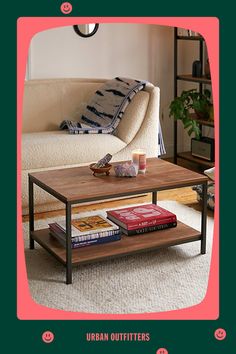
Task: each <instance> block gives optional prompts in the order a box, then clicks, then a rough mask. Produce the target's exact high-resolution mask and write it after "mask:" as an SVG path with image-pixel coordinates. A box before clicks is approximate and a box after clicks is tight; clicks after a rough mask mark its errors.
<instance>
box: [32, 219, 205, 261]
mask: <svg viewBox="0 0 236 354" xmlns="http://www.w3.org/2000/svg"><path fill="white" fill-rule="evenodd" d="M31 236H32V237H33V239H34V240H35V241H36V242H38V243H39V244H40V245H41V246H42V247H43V248H45V249H46V250H47V251H48V252H50V253H51V254H52V255H53V256H54V257H56V258H57V259H58V260H59V261H60V262H61V263H63V264H64V265H65V264H66V250H65V248H64V247H63V246H61V245H60V243H59V242H58V241H57V240H56V239H55V238H54V237H53V236H51V235H50V233H49V229H48V228H47V229H42V230H37V231H33V232H31ZM200 239H201V233H200V232H199V231H196V230H195V229H193V228H191V227H189V226H187V225H185V224H183V223H181V222H180V221H178V225H177V227H175V228H170V229H166V230H161V231H154V232H150V233H146V234H142V235H137V236H125V235H122V238H121V240H119V241H115V242H110V243H106V244H100V245H93V246H88V247H83V248H77V249H73V250H72V264H73V265H75V264H83V263H88V262H89V263H90V262H95V261H100V260H104V259H107V258H112V257H118V256H124V255H130V254H133V253H138V252H144V251H148V250H153V249H156V248H164V247H169V246H174V245H179V244H182V243H186V242H192V241H198V240H200Z"/></svg>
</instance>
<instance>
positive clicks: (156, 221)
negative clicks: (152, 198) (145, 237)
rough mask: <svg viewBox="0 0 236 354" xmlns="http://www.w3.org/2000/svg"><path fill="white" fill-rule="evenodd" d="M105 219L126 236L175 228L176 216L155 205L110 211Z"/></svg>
mask: <svg viewBox="0 0 236 354" xmlns="http://www.w3.org/2000/svg"><path fill="white" fill-rule="evenodd" d="M107 217H108V219H110V220H111V221H113V222H114V223H115V224H117V225H118V226H120V229H121V231H122V232H123V233H124V234H126V235H128V236H132V235H138V234H143V233H146V232H152V231H157V230H163V229H167V228H170V227H175V226H177V218H176V215H175V214H173V213H171V212H170V211H168V210H166V209H164V208H161V207H159V206H158V205H155V204H145V205H141V206H136V207H130V208H123V209H117V210H110V211H107Z"/></svg>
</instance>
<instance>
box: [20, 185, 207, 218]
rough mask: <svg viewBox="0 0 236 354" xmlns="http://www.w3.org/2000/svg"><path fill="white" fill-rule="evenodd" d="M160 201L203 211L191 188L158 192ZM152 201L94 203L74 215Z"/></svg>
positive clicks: (48, 215)
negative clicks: (177, 203) (175, 202)
mask: <svg viewBox="0 0 236 354" xmlns="http://www.w3.org/2000/svg"><path fill="white" fill-rule="evenodd" d="M158 200H173V201H177V202H179V203H181V204H185V205H188V206H190V207H192V208H194V209H196V210H201V206H200V204H199V203H198V201H197V194H196V192H195V191H193V190H192V188H191V187H185V188H178V189H172V190H169V191H162V192H158ZM150 201H151V194H147V195H143V196H139V197H133V198H128V199H127V198H126V199H121V200H114V201H107V202H102V203H94V204H89V205H88V204H87V205H80V206H79V207H75V208H73V213H78V212H86V211H93V210H99V209H110V208H117V207H121V206H124V205H129V204H139V203H146V202H150ZM208 213H209V215H211V216H212V215H213V213H212V212H210V211H209V212H208ZM64 214H65V211H64V210H56V211H51V212H44V213H38V214H36V215H35V220H39V219H47V218H53V217H56V216H61V215H64ZM28 219H29V218H28V216H24V217H23V222H24V221H28Z"/></svg>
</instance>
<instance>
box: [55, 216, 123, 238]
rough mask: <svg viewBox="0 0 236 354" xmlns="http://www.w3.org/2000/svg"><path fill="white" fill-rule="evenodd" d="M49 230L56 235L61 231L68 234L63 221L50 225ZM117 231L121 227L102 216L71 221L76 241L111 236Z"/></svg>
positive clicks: (72, 234) (72, 232) (72, 236)
mask: <svg viewBox="0 0 236 354" xmlns="http://www.w3.org/2000/svg"><path fill="white" fill-rule="evenodd" d="M49 228H50V229H53V231H54V232H56V233H57V232H60V231H62V232H64V233H66V221H65V220H62V221H58V222H56V223H53V224H49ZM115 230H119V226H117V225H116V224H114V223H113V222H112V221H111V220H108V219H107V218H105V217H104V216H102V215H92V216H85V217H81V218H76V219H72V220H71V238H76V239H75V241H85V240H88V239H90V238H98V237H106V236H110V235H111V233H112V231H115Z"/></svg>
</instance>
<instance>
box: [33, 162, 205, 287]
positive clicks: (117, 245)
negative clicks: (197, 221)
mask: <svg viewBox="0 0 236 354" xmlns="http://www.w3.org/2000/svg"><path fill="white" fill-rule="evenodd" d="M207 181H208V178H207V177H206V176H204V175H201V174H199V173H196V172H193V171H190V170H188V169H186V168H183V167H180V166H177V165H174V164H172V163H169V162H166V161H164V160H161V159H157V158H151V159H147V171H146V174H145V175H142V174H140V175H138V176H137V177H135V178H124V177H123V178H122V177H116V176H115V174H114V170H111V174H110V175H109V176H106V175H100V176H96V177H95V176H93V174H92V172H91V171H90V169H89V167H87V166H85V167H76V168H66V169H60V170H51V171H43V172H36V173H30V174H29V228H30V249H34V241H36V242H37V243H38V244H40V245H41V246H42V247H43V248H45V249H46V250H47V251H48V252H49V253H51V254H52V255H53V256H54V257H55V258H56V259H57V260H58V261H60V262H61V263H62V264H63V265H65V267H66V284H71V283H72V266H73V265H77V264H83V263H90V262H94V261H101V260H104V259H107V258H111V257H118V256H124V255H130V254H133V253H137V252H144V251H148V250H153V249H157V248H163V247H169V246H174V245H179V244H182V243H187V242H193V241H201V253H202V254H205V253H206V218H207ZM34 184H36V185H37V186H39V187H40V188H42V189H43V190H45V191H46V192H48V193H49V194H51V195H53V196H54V197H56V198H57V199H58V200H60V201H61V202H62V203H64V204H65V211H66V248H64V247H63V246H62V245H61V244H60V243H59V242H58V241H57V240H56V239H54V238H53V237H52V236H51V235H50V232H49V228H46V229H41V230H35V229H34ZM196 184H201V185H202V188H203V198H202V199H203V200H202V215H201V217H202V219H201V232H199V231H197V230H195V229H193V228H191V227H190V226H187V225H185V224H183V223H182V222H180V221H178V224H177V227H175V228H170V229H166V230H161V231H154V232H150V233H146V234H142V235H138V236H133V237H129V236H125V235H122V238H121V240H120V241H116V242H111V243H107V244H100V245H93V246H89V247H84V248H78V249H72V248H71V214H72V211H71V209H72V205H74V204H78V203H84V202H94V201H97V200H103V199H110V198H115V197H124V196H134V195H138V194H142V193H152V202H153V203H156V202H157V192H158V191H161V190H167V189H173V188H180V187H186V186H193V185H196Z"/></svg>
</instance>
